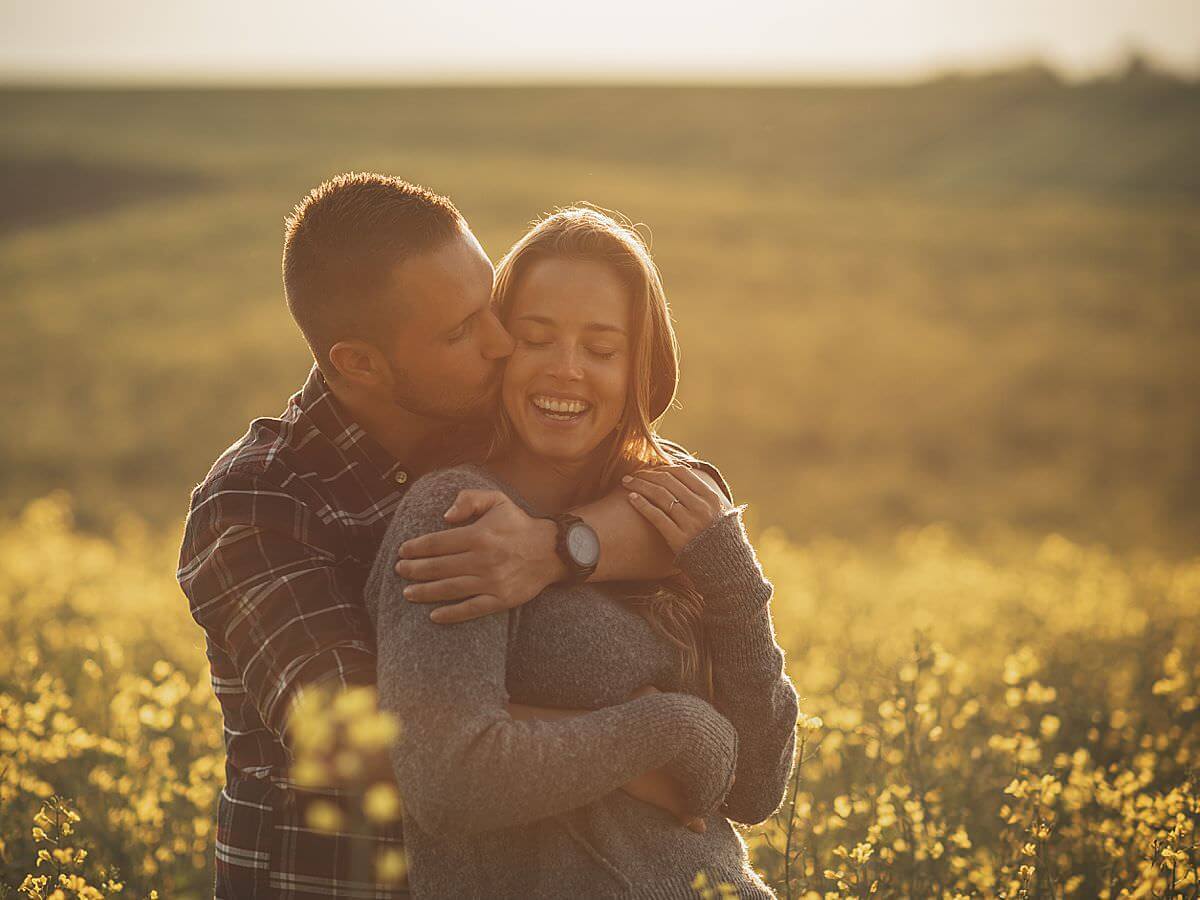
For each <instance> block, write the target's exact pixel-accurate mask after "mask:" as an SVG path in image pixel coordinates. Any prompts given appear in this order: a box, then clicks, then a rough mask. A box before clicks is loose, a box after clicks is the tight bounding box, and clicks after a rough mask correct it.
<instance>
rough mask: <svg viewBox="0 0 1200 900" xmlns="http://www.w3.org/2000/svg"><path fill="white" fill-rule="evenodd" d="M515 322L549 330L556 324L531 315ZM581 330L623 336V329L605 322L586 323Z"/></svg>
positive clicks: (519, 317)
mask: <svg viewBox="0 0 1200 900" xmlns="http://www.w3.org/2000/svg"><path fill="white" fill-rule="evenodd" d="M517 321H518V322H533V323H534V324H535V325H545V326H547V327H551V328H552V327H554V326H555V325H557V324H558V323H557V322H556V321H555V320H554V319H551V318H549V317H547V316H537V315H533V314H532V313H527V314H526V315H523V316H517ZM583 330H584V331H609V332H613V333H615V334H625V329H624V328H621V327H620V326H619V325H609V324H607V323H605V322H587V323H585V324H584V326H583Z"/></svg>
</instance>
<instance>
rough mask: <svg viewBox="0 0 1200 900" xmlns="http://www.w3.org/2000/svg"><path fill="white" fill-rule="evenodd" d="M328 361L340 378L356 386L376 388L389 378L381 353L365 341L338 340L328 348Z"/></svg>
mask: <svg viewBox="0 0 1200 900" xmlns="http://www.w3.org/2000/svg"><path fill="white" fill-rule="evenodd" d="M329 362H330V363H331V364H332V365H333V368H334V369H335V370H336V371H337V373H338V376H339V377H340V378H342V379H344V380H345V381H347V382H349V383H350V384H353V385H357V386H358V387H363V388H369V389H378V388H379V387H381V386H382V385H384V384H386V383H387V381H388V379H390V378H391V371H390V369H389V368H388V366H387V362H386V360H384V358H383V354H382V353H380V352H379V350H378V349H377V348H376V347H373V346H372V345H371V344H368V343H367V342H366V341H359V340H348V341H338V342H337V343H336V344H334V345H333V346H332V347H330V348H329Z"/></svg>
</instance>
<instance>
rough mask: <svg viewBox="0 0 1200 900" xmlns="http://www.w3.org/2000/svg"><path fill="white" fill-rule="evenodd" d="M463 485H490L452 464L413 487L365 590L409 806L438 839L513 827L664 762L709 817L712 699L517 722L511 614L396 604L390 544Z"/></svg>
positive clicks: (730, 757) (714, 748) (719, 791)
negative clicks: (456, 613) (509, 667)
mask: <svg viewBox="0 0 1200 900" xmlns="http://www.w3.org/2000/svg"><path fill="white" fill-rule="evenodd" d="M465 488H485V489H488V488H494V485H492V484H490V483H487V482H486V481H485V480H484V479H483V478H481V477H480V476H478V475H477V474H474V473H470V472H464V471H462V470H447V471H445V472H440V473H434V474H433V475H431V476H427V477H426V478H424V479H422V480H421V481H419V482H418V483H417V484H415V485H413V487H412V489H411V490H410V491H409V492H408V494H407V495H406V496H405V498H404V500H403V501H402V502H401V504H400V506H399V508H398V509H397V512H396V515H395V519H394V520H393V522H392V525H391V527H390V529H389V531H388V534H387V537H385V539H384V541H383V545H382V548H381V550H380V555H379V558H378V559H377V561H376V565H375V568H374V570H373V571H372V574H371V577H370V580H369V582H368V585H367V592H366V594H367V605H368V609H369V610H370V613H371V617H372V620H373V622H374V624H375V628H376V636H377V647H378V652H377V658H378V683H379V704H380V708H381V709H383V710H386V711H389V712H391V713H393V714H395V715H396V716H397V717H398V719H399V721H400V728H401V736H400V739H399V741H398V742H397V745H396V747H395V749H394V751H393V755H392V760H393V764H394V767H395V770H396V777H397V780H398V782H399V785H400V790H401V795H402V797H403V799H404V803H405V809H406V813H407V814H408V815H409V816H410V817H411V818H412V819H413V820H414V821H415V822H416V823H417V824H418V825H419V826H420V827H421V828H422V829H423V830H425V831H426V832H428V833H429V834H431V835H434V836H436V837H443V838H444V837H450V836H452V835H455V836H461V835H463V834H467V833H472V832H479V831H485V830H490V829H497V828H505V827H510V826H515V825H522V824H527V823H529V822H533V821H536V820H538V819H542V818H546V817H548V816H551V815H556V814H558V813H561V812H565V811H567V810H570V809H573V808H575V807H578V806H584V805H586V804H589V803H592V802H595V801H596V800H599V799H600V798H602V797H604V796H605V795H606V794H608V793H610V792H612V791H613V790H616V789H617V788H619V787H620V786H621V785H623V784H625V783H626V782H628V781H630V780H631V779H632V778H634V777H635V776H637V775H639V774H641V773H643V772H647V771H649V770H651V769H655V768H659V767H661V766H671V767H672V768H673V769H674V770H675V771H678V772H680V773H681V778H682V779H686V781H685V783H687V784H688V791H689V794H690V796H689V801H690V802H689V807H690V811H693V812H694V814H695V815H706V814H708V813H710V812H713V811H715V809H716V807H717V806H718V805H719V804H720V802H721V800H722V799H723V798H724V796H725V794H726V792H727V790H728V787H729V782H730V780H731V777H732V774H733V766H734V761H735V760H736V755H737V750H736V742H737V735H736V732H734V730H733V727H732V725H731V724H730V723H729V721H727V720H726V719H725V717H723V716H721V715H720V714H719V713H717V712H716V710H715V709H713V708H712V707H711V706H710V705H709V704H707V703H705V702H704V701H703V700H700V699H699V698H696V697H692V696H690V695H687V694H682V693H662V694H652V695H650V696H646V697H640V698H638V699H636V700H633V701H630V702H628V703H623V704H620V705H618V706H613V707H608V708H605V709H601V710H597V711H594V712H589V713H586V714H584V715H581V716H577V717H574V718H570V719H563V720H557V721H544V720H532V721H518V720H514V719H513V718H512V717H511V716H510V715H509V714H508V712H507V709H506V705H507V703H508V699H509V697H508V692H507V690H506V687H505V670H506V663H507V654H508V643H509V637H510V631H511V630H512V629H513V628H514V627H515V625H516V623H517V622H518V616H519V614H520V609H519V608H517V609H515V610H510V611H508V612H505V613H496V614H492V615H488V616H483V617H481V618H478V619H474V620H471V621H468V622H462V623H458V624H454V625H439V624H437V623H435V622H433V621H432V620H431V619H430V618H429V613H430V610H431V609H432V608H433V607H432V605H431V604H416V603H409V602H407V601H406V600H405V599H404V598H403V596H402V590H403V588H404V586H405V581H404V579H402V578H400V577H399V576H397V575H395V574H394V572H393V571H392V561H393V560H394V559H395V558H396V549H397V548H398V547H399V545H400V544H401V543H402V542H404V541H405V540H408V539H409V538H412V537H415V536H417V535H420V534H425V533H429V532H431V531H437V530H440V529H444V528H446V527H447V526H446V523H445V520H444V519H443V518H442V513H443V512H444V511H445V510H446V509H447V508H448V507H449V506H450V503H451V502H452V501H453V499H454V498H455V496H457V494H458V491H459V490H462V489H465Z"/></svg>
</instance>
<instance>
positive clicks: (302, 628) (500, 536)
mask: <svg viewBox="0 0 1200 900" xmlns="http://www.w3.org/2000/svg"><path fill="white" fill-rule="evenodd" d="M492 274H493V273H492V266H491V263H490V262H489V260H488V258H487V256H486V255H485V254H484V252H483V250H482V248H481V247H480V246H479V243H478V241H477V240H476V239H475V237H474V235H473V234H472V233H471V231H470V229H469V227H468V226H467V223H466V221H465V220H464V219H463V218H462V216H461V215H460V214H459V212H458V210H457V209H455V208H454V206H453V204H452V203H451V202H450V201H449V200H448V199H446V198H444V197H441V196H438V195H436V194H433V193H431V192H429V191H427V190H425V189H423V188H420V187H416V186H414V185H411V184H408V183H406V182H403V181H401V180H399V179H396V178H390V177H385V176H380V175H370V174H353V175H342V176H339V177H337V178H334V179H332V180H330V181H328V182H326V183H324V184H322V185H320V186H319V187H317V188H316V189H314V190H313V191H312V192H311V193H310V194H309V195H308V196H307V197H306V198H305V199H304V200H303V201H302V202H301V203H300V204H299V205H298V206H297V207H296V209H295V211H294V213H293V215H292V216H291V217H290V218H289V219H288V222H287V229H286V236H285V240H284V253H283V281H284V291H285V295H286V299H287V303H288V308H289V310H290V311H291V313H292V316H293V317H294V318H295V320H296V323H297V324H298V325H299V327H300V330H301V332H302V333H303V335H304V338H305V340H306V341H307V343H308V345H309V348H310V349H311V350H312V354H313V357H314V360H315V365H314V366H313V368H312V370H311V372H310V374H309V377H308V380H307V382H306V383H305V385H304V386H303V388H302V389H301V390H300V391H299V392H298V393H297V394H296V395H295V396H293V397H292V398H291V400H290V401H289V403H288V406H287V408H286V409H285V411H284V412H283V413H282V414H281V415H280V417H279V418H275V419H270V418H261V419H256V420H255V421H254V422H252V423H251V425H250V428H249V431H248V432H247V433H246V435H245V436H243V437H242V438H241V439H240V440H239V441H237V442H236V443H235V444H234V445H233V446H231V447H230V448H229V449H228V450H226V451H225V453H223V454H222V455H221V457H220V458H219V459H218V460H217V462H216V463H215V464H214V466H213V467H212V470H211V471H210V472H209V474H208V476H207V477H206V479H205V480H204V482H203V483H202V484H200V485H199V486H198V487H197V488H196V489H195V491H193V493H192V500H191V509H190V512H189V515H188V519H187V525H186V529H185V535H184V541H183V547H182V550H181V553H180V562H179V571H178V578H179V583H180V585H181V587H182V588H183V590H184V592H185V593H186V595H187V597H188V600H189V603H190V605H191V610H192V614H193V616H194V617H195V619H196V621H197V622H198V623H199V624H200V625H201V626H202V627H203V628H204V631H205V634H206V640H207V648H208V657H209V662H210V665H211V668H212V679H213V687H214V690H215V692H216V694H217V697H218V700H219V701H220V704H221V709H222V713H223V715H224V720H225V745H226V752H227V765H226V781H227V784H226V788H225V790H224V791H223V792H222V794H221V798H220V807H219V812H218V825H217V835H216V855H217V883H216V895H217V896H218V897H223V898H227V900H228V898H241V897H262V896H272V897H275V896H281V897H289V898H301V897H384V896H394V897H399V896H407V894H406V892H405V891H404V889H403V888H402V887H397V888H395V889H394V890H393V889H389V888H387V887H385V886H382V885H376V884H375V883H373V881H372V880H371V876H370V872H369V871H363V867H362V865H361V860H363V859H366V860H372V859H376V858H378V854H379V852H380V851H381V850H384V849H387V848H396V847H400V846H401V835H400V833H399V826H398V825H396V826H395V827H393V828H391V829H383V830H382V831H379V830H371V829H368V828H366V827H361V828H357V829H355V828H351V827H347V828H346V829H344V830H343V831H342V832H340V833H335V834H328V833H324V832H317V831H314V830H312V829H310V828H309V827H308V823H307V822H306V819H305V815H304V812H305V809H306V807H307V805H308V803H309V802H310V801H311V799H312V796H313V795H312V794H311V792H309V791H303V790H299V789H298V788H297V787H296V786H295V785H294V784H293V783H292V782H291V781H290V780H289V777H288V768H289V762H290V758H291V751H292V737H291V733H290V728H289V725H290V721H289V718H290V716H291V714H292V711H293V710H294V709H295V707H296V706H297V704H298V703H299V702H300V701H301V699H302V698H303V697H304V695H305V692H306V691H311V690H313V689H314V688H333V689H337V688H342V687H350V686H357V685H372V684H374V681H375V654H374V646H373V637H372V635H371V632H370V628H369V625H368V618H367V613H366V609H365V607H364V605H363V602H362V597H361V593H362V588H363V584H364V582H365V579H366V576H367V573H368V572H369V570H370V568H371V564H372V562H373V560H374V557H375V555H376V553H377V551H378V548H379V544H380V542H381V540H382V538H383V535H384V532H385V531H386V529H387V525H388V522H389V520H390V518H391V514H392V512H393V511H394V510H395V508H396V505H397V504H398V503H399V501H400V498H401V496H402V495H403V493H404V491H405V490H406V489H407V486H408V485H409V484H410V483H411V482H412V481H413V480H414V479H415V478H417V477H419V476H420V475H421V474H423V473H425V472H427V471H430V470H432V469H435V468H438V467H440V466H442V465H445V464H447V462H448V461H449V460H448V458H447V455H446V452H445V450H444V449H439V448H445V447H446V446H447V440H448V437H447V436H448V435H453V434H454V429H455V427H456V426H459V425H462V424H464V423H468V422H470V421H472V420H473V419H475V418H476V417H478V416H479V415H480V414H481V413H483V412H485V411H486V410H488V409H489V408H490V407H491V405H492V404H493V403H494V402H495V393H496V390H497V388H498V387H499V383H500V366H501V365H502V360H503V358H504V357H505V356H507V355H508V354H509V353H510V352H511V350H512V346H513V344H512V339H511V338H510V336H509V335H508V333H507V332H506V331H505V330H504V327H503V326H502V325H501V323H500V322H499V320H498V319H497V318H496V316H495V314H494V312H493V309H492V305H491V289H492ZM717 477H718V478H719V475H718V476H717ZM574 512H575V514H576V515H577V516H578V520H569V519H564V520H563V521H560V522H557V523H556V522H553V521H548V520H542V519H534V518H531V517H530V516H528V515H526V514H525V513H524V512H523V511H521V510H520V509H519V508H517V507H516V506H515V504H513V503H512V502H511V501H510V500H509V499H508V498H507V497H506V496H504V495H503V494H500V493H493V492H470V493H466V492H464V494H463V495H460V497H459V498H458V500H457V501H456V502H455V504H454V505H453V506H452V507H451V509H450V510H448V511H447V519H448V520H449V521H451V522H452V523H464V524H462V527H460V528H455V529H452V530H451V531H449V532H442V533H439V535H431V536H430V538H432V539H433V540H430V541H425V542H424V543H423V544H417V546H414V547H410V548H405V555H406V556H408V557H411V558H408V559H405V560H403V561H400V562H399V563H398V565H397V568H398V569H400V570H401V571H403V573H404V574H405V575H406V576H407V577H409V578H410V579H418V580H420V581H423V582H425V584H422V585H419V586H418V587H419V588H420V589H421V590H420V596H418V597H413V598H412V599H413V600H419V601H422V602H431V601H443V602H444V601H460V602H458V603H456V604H454V605H439V606H437V607H435V608H434V616H435V618H438V620H439V621H445V622H447V623H451V622H455V621H462V620H464V619H467V618H472V617H474V616H478V615H484V614H487V613H490V612H495V611H499V610H504V609H508V608H511V607H513V606H516V605H519V604H521V603H524V602H526V601H528V600H529V599H531V598H532V597H534V596H536V595H537V594H538V593H539V592H540V591H541V590H542V589H543V588H545V587H546V586H547V585H549V584H551V583H553V582H555V581H558V580H561V579H563V578H568V577H572V578H585V577H591V578H595V579H599V580H630V579H647V578H654V577H659V576H661V575H663V574H665V573H666V572H668V571H669V570H670V567H671V560H670V554H669V551H668V550H667V548H666V547H665V545H664V544H663V542H662V541H661V539H660V538H659V536H658V535H657V533H655V532H654V531H653V530H652V529H651V528H650V526H649V525H648V524H646V522H645V521H644V520H643V519H642V518H641V516H640V515H638V513H637V512H635V511H634V510H632V509H631V508H630V507H629V504H628V503H627V502H626V501H625V500H624V498H623V497H619V496H614V497H610V498H606V499H604V500H602V501H600V502H597V503H594V504H591V505H589V506H587V507H584V508H582V509H579V510H575V511H574ZM447 535H452V537H451V538H450V539H449V540H450V541H451V542H452V546H447V537H446V536H447ZM581 548H582V549H581ZM597 550H598V558H597ZM511 711H512V712H513V714H514V715H538V714H540V711H538V710H534V709H531V708H528V707H524V708H519V707H517V706H515V705H514V706H513V707H512V708H511ZM546 714H550V713H546ZM660 777H661V776H660ZM648 784H649V785H650V786H649V787H647V786H646V784H643V786H642V787H643V788H644V789H646V790H647V791H648V793H647V794H646V796H647V798H648V799H652V798H653V797H654V796H658V795H655V793H654V791H655V790H657V789H659V788H661V787H662V785H661V784H659V783H654V782H653V778H652V777H651V781H650V782H648ZM655 785H657V787H656V786H655ZM627 789H630V790H631V792H634V790H635V789H634V788H627ZM322 795H323V796H327V797H335V798H336V797H337V796H338V791H336V790H335V789H330V790H329V791H326V792H322ZM661 805H664V806H668V807H669V806H670V804H669V803H668V802H665V801H664V802H662V803H661Z"/></svg>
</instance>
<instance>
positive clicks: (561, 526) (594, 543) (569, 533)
mask: <svg viewBox="0 0 1200 900" xmlns="http://www.w3.org/2000/svg"><path fill="white" fill-rule="evenodd" d="M546 518H548V519H550V521H552V522H553V523H554V524H555V525H556V526H557V527H558V538H557V540H556V541H555V544H554V551H555V552H556V553H557V554H558V556H559V559H561V560H562V561H563V565H565V566H566V567H567V577H566V578H565V579H563V581H562V582H561V583H562V584H582V583H583V582H585V581H587V580H588V578H589V577H591V574H592V573H593V572H595V571H596V565H597V564H598V563H599V562H600V538H599V537H597V536H596V532H595V530H594V529H593V528H592V526H591V525H589V524H588V523H587V522H585V521H583V519H581V518H579V516H573V515H571V514H570V513H563V514H562V515H561V516H547V517H546Z"/></svg>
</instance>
